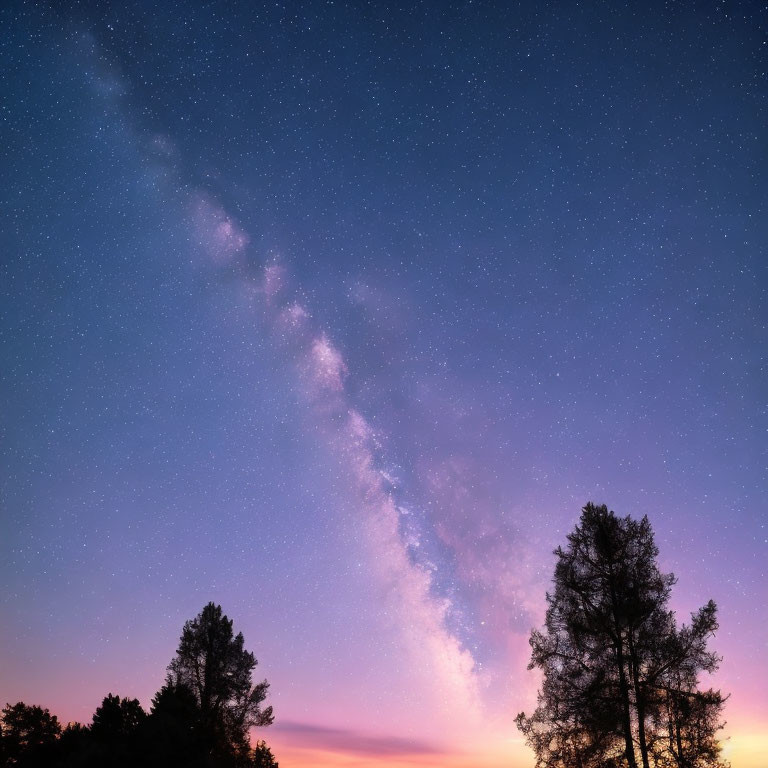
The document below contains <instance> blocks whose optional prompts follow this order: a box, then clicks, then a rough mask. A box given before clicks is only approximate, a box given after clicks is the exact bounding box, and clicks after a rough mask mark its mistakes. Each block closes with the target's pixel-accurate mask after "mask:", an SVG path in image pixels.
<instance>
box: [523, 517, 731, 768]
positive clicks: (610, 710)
mask: <svg viewBox="0 0 768 768" xmlns="http://www.w3.org/2000/svg"><path fill="white" fill-rule="evenodd" d="M555 555H556V557H557V564H556V567H555V575H554V590H553V592H552V593H550V594H547V603H548V610H547V614H546V623H545V627H544V630H543V631H534V632H533V633H532V635H531V639H530V644H531V648H532V656H531V663H530V665H529V668H530V669H533V668H538V669H540V670H541V671H542V673H543V682H542V687H541V690H540V691H539V698H538V707H537V708H536V711H535V712H534V713H533V714H532V715H530V716H526V715H525V714H524V713H521V714H520V715H518V718H517V723H518V727H519V728H520V730H521V731H522V732H523V733H524V734H525V736H526V738H527V741H528V743H529V745H530V746H531V747H532V749H533V750H534V752H535V754H536V760H537V767H538V768H593V767H594V768H597V766H601V768H607V767H608V766H611V768H640V766H642V768H652V767H653V768H667V767H668V766H669V767H670V768H704V766H710V767H712V766H720V765H722V763H721V761H720V757H719V753H720V749H719V744H718V741H717V738H716V734H717V731H718V729H719V728H720V727H721V722H720V713H721V710H722V707H723V704H724V698H723V697H722V696H721V694H720V693H719V691H712V690H709V691H700V690H699V676H700V674H701V673H702V672H712V671H714V670H715V669H716V668H717V665H718V662H719V658H718V657H717V656H716V655H715V654H714V653H712V652H711V651H708V650H707V639H708V638H709V636H710V635H712V634H713V633H714V631H715V630H716V629H717V618H716V607H715V604H714V603H713V602H712V601H710V602H709V603H708V604H707V605H705V606H704V607H703V608H701V609H700V610H699V611H698V612H696V613H694V614H693V617H692V621H691V624H690V625H689V626H682V627H680V628H678V627H677V624H676V621H675V616H674V613H673V612H672V611H670V610H669V608H668V605H667V604H668V602H669V597H670V593H671V589H672V586H673V585H674V584H675V577H674V576H673V575H672V574H664V573H661V571H660V570H659V568H658V566H657V564H656V558H657V556H658V548H657V547H656V544H655V542H654V539H653V531H652V530H651V525H650V523H649V522H648V519H647V518H646V517H644V518H643V519H642V520H640V521H636V520H633V519H632V518H630V517H624V518H619V517H617V516H616V515H615V514H614V513H613V512H610V511H609V510H608V508H607V507H605V506H596V505H594V504H587V506H585V507H584V509H583V510H582V516H581V520H580V522H579V524H578V525H577V526H576V527H575V529H574V530H573V532H572V533H571V534H569V536H568V545H567V547H566V548H565V549H563V548H561V547H558V549H556V550H555Z"/></svg>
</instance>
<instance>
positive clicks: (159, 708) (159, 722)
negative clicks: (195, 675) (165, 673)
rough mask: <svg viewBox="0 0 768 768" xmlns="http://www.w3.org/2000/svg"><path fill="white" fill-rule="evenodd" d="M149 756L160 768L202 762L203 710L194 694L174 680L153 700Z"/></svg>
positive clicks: (148, 731) (147, 733) (147, 735)
mask: <svg viewBox="0 0 768 768" xmlns="http://www.w3.org/2000/svg"><path fill="white" fill-rule="evenodd" d="M145 742H146V752H147V754H148V757H149V761H150V763H151V764H152V765H156V766H158V768H160V767H162V768H174V767H175V766H178V767H179V768H182V766H184V768H186V766H192V765H195V764H196V763H198V762H200V760H201V754H200V751H201V746H202V745H201V723H200V707H199V706H198V704H197V699H196V698H195V694H194V693H193V692H192V690H191V689H190V688H189V687H188V686H187V685H185V684H184V683H178V684H177V683H174V682H173V680H171V678H170V676H169V678H168V679H167V680H166V682H165V685H164V686H163V687H162V688H161V689H160V690H159V691H158V692H157V693H156V694H155V696H154V698H153V699H152V707H151V709H150V714H149V718H148V720H147V723H146V728H145Z"/></svg>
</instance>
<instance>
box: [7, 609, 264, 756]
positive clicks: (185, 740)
mask: <svg viewBox="0 0 768 768" xmlns="http://www.w3.org/2000/svg"><path fill="white" fill-rule="evenodd" d="M256 663H257V662H256V659H255V658H254V656H253V654H252V653H250V652H248V651H246V650H245V649H244V647H243V635H242V634H241V633H240V634H237V635H234V634H233V632H232V622H231V621H230V620H229V619H228V618H227V617H226V616H224V615H222V611H221V607H220V606H218V605H214V604H213V603H209V604H208V605H206V606H205V608H203V610H202V612H201V613H200V614H199V615H198V616H196V617H195V618H194V619H192V620H191V621H188V622H187V623H186V624H185V625H184V630H183V632H182V635H181V640H180V642H179V648H178V650H177V652H176V656H175V657H174V659H173V660H172V661H171V663H170V664H169V665H168V675H167V677H166V680H165V684H164V685H163V687H162V688H161V689H160V690H159V691H158V692H157V693H156V694H155V696H154V698H153V699H152V706H151V707H150V710H149V712H145V711H144V709H143V708H142V706H141V704H139V702H138V701H137V700H136V699H128V698H120V697H119V696H113V695H112V694H109V695H108V696H107V697H106V698H105V699H104V700H103V701H102V703H101V706H99V707H98V708H97V710H96V712H94V715H93V722H92V723H91V724H90V725H88V726H86V725H81V724H80V723H70V724H69V725H67V726H66V727H65V728H62V726H61V724H60V723H59V721H58V718H57V717H56V716H55V715H52V714H51V713H50V712H49V711H48V710H47V709H42V708H40V707H37V706H27V705H26V704H24V703H22V702H19V703H18V704H13V705H11V704H9V705H7V706H6V707H5V709H3V711H2V729H1V730H0V766H7V767H8V768H10V766H14V767H15V768H43V767H45V768H56V767H57V766H58V767H60V768H97V767H98V768H108V767H114V768H123V766H125V768H128V766H131V768H134V767H135V766H138V765H141V766H147V767H148V768H176V767H178V768H246V766H247V767H249V768H277V763H276V762H275V759H274V757H273V755H272V752H271V751H270V749H269V747H267V745H266V744H265V743H264V742H263V741H259V742H257V744H256V746H255V747H251V746H250V742H249V731H250V730H251V728H253V727H254V726H261V725H269V724H270V723H271V722H272V719H273V717H272V707H266V708H265V709H262V707H261V705H262V702H263V701H264V699H265V697H266V695H267V690H268V688H269V684H268V683H267V682H266V680H265V681H263V682H261V683H257V684H256V685H253V683H252V679H251V674H252V672H253V669H254V667H255V666H256Z"/></svg>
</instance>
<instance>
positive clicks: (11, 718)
mask: <svg viewBox="0 0 768 768" xmlns="http://www.w3.org/2000/svg"><path fill="white" fill-rule="evenodd" d="M0 733H1V734H2V750H1V751H0V754H2V759H3V765H8V766H19V768H33V767H36V766H45V765H50V763H51V762H52V760H53V757H54V755H55V751H56V746H57V740H58V737H59V734H60V733H61V725H60V724H59V720H58V718H57V717H56V715H52V714H51V713H50V712H49V711H48V710H47V709H43V708H42V707H37V706H28V705H27V704H24V702H22V701H20V702H18V703H16V704H7V705H6V706H5V708H4V709H3V711H2V730H1V731H0Z"/></svg>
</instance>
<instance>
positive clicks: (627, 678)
mask: <svg viewBox="0 0 768 768" xmlns="http://www.w3.org/2000/svg"><path fill="white" fill-rule="evenodd" d="M658 554H659V551H658V548H657V547H656V544H655V541H654V536H653V531H652V530H651V526H650V523H649V522H648V519H647V518H643V519H642V520H640V521H637V520H633V519H632V518H630V517H623V518H620V517H617V516H616V515H615V514H614V513H613V512H611V511H609V510H608V508H607V507H605V506H596V505H594V504H587V505H586V506H585V507H584V509H583V510H582V515H581V519H580V521H579V523H578V524H577V525H576V527H575V528H574V530H573V531H572V532H571V533H570V534H569V535H568V541H567V545H566V546H565V547H558V549H556V550H555V556H556V566H555V573H554V579H553V588H552V590H551V592H549V593H548V594H547V596H546V600H547V604H548V609H547V613H546V621H545V625H544V627H543V628H542V629H541V630H536V631H534V632H533V633H532V635H531V639H530V644H531V649H532V657H531V663H530V665H529V668H530V669H534V668H535V669H538V670H539V671H540V673H541V678H542V685H541V688H540V690H539V694H538V702H537V703H538V706H537V707H536V709H535V710H534V712H532V713H531V714H529V715H527V714H525V713H520V714H519V715H518V717H517V725H518V728H519V729H520V730H521V731H522V733H523V734H524V736H525V738H526V741H527V743H528V744H529V746H530V747H531V749H532V750H533V752H534V755H535V759H536V768H725V766H726V765H727V763H725V762H724V761H723V760H722V756H721V746H720V742H719V740H718V732H719V730H720V729H721V728H722V726H723V722H722V710H723V707H724V704H725V701H726V698H727V697H724V696H723V695H722V694H721V693H720V691H716V690H713V689H707V690H702V689H701V687H700V683H701V677H702V675H703V674H705V673H711V672H714V671H715V670H716V669H717V667H718V664H719V662H720V658H719V657H718V656H717V655H716V654H715V653H714V652H712V651H711V650H709V648H708V647H707V644H708V640H709V638H710V636H711V635H713V634H714V632H715V631H716V630H717V628H718V623H717V610H716V607H715V604H714V603H713V602H712V601H711V600H710V601H709V602H708V603H707V604H706V605H704V606H703V607H702V608H701V609H700V610H698V611H696V612H694V613H693V615H692V617H691V622H690V624H688V625H685V624H684V625H682V626H678V624H677V621H676V618H675V614H674V612H673V611H671V610H670V608H669V600H670V597H671V592H672V587H673V586H674V584H675V577H674V575H672V574H669V573H662V572H661V571H660V570H659V568H658V565H657V563H656V558H657V556H658ZM255 666H256V659H255V658H254V656H253V654H252V653H249V652H248V651H246V650H245V649H244V647H243V636H242V634H238V635H234V634H233V631H232V622H231V621H230V620H229V619H228V618H227V617H226V616H224V615H222V611H221V607H220V606H217V605H214V604H213V603H209V604H208V605H206V606H205V608H204V609H203V610H202V612H201V613H200V614H199V615H198V616H196V617H195V618H194V619H192V620H191V621H188V622H187V623H186V624H185V625H184V630H183V632H182V635H181V640H180V643H179V648H178V650H177V652H176V656H175V657H174V659H173V660H172V661H171V663H170V664H169V665H168V676H167V678H166V681H165V685H163V687H162V688H161V689H160V690H159V691H158V692H157V694H156V695H155V697H154V698H153V699H152V706H151V707H150V711H149V712H145V711H144V710H143V709H142V707H141V705H140V704H139V702H138V701H137V700H136V699H121V698H120V697H118V696H113V695H111V694H110V695H109V696H107V697H106V698H105V699H104V701H103V702H102V704H101V706H100V707H99V708H98V709H97V710H96V712H95V713H94V715H93V722H92V723H91V724H90V725H89V726H83V725H80V724H77V723H75V724H70V725H68V726H67V727H66V728H64V729H62V728H61V726H60V724H59V722H58V720H57V719H56V717H55V716H54V715H51V714H50V713H49V712H48V710H45V709H41V708H40V707H29V706H26V705H25V704H23V703H18V704H15V705H13V706H11V705H8V706H6V708H5V709H4V710H3V712H2V732H1V733H0V765H1V766H9V767H10V766H14V768H37V766H53V767H54V768H55V767H56V766H60V767H61V768H81V767H82V768H91V767H94V768H95V767H96V766H99V768H101V766H115V768H121V766H135V765H144V766H149V768H155V767H157V768H160V766H162V767H163V768H174V766H178V767H179V768H182V766H183V767H184V768H245V767H246V766H249V767H251V768H268V767H270V766H274V767H275V768H276V767H277V763H276V762H275V759H274V756H273V755H272V752H271V751H270V749H269V747H267V746H266V744H264V742H261V741H260V742H257V744H256V746H255V747H252V746H251V744H250V740H249V734H250V731H251V729H252V728H254V727H255V726H264V725H269V724H270V723H271V722H272V720H273V716H272V708H271V707H266V708H264V709H262V703H263V701H264V699H265V698H266V695H267V690H268V688H269V684H268V683H267V681H266V680H264V681H262V682H260V683H256V684H255V685H254V684H253V682H252V672H253V669H254V667H255Z"/></svg>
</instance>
